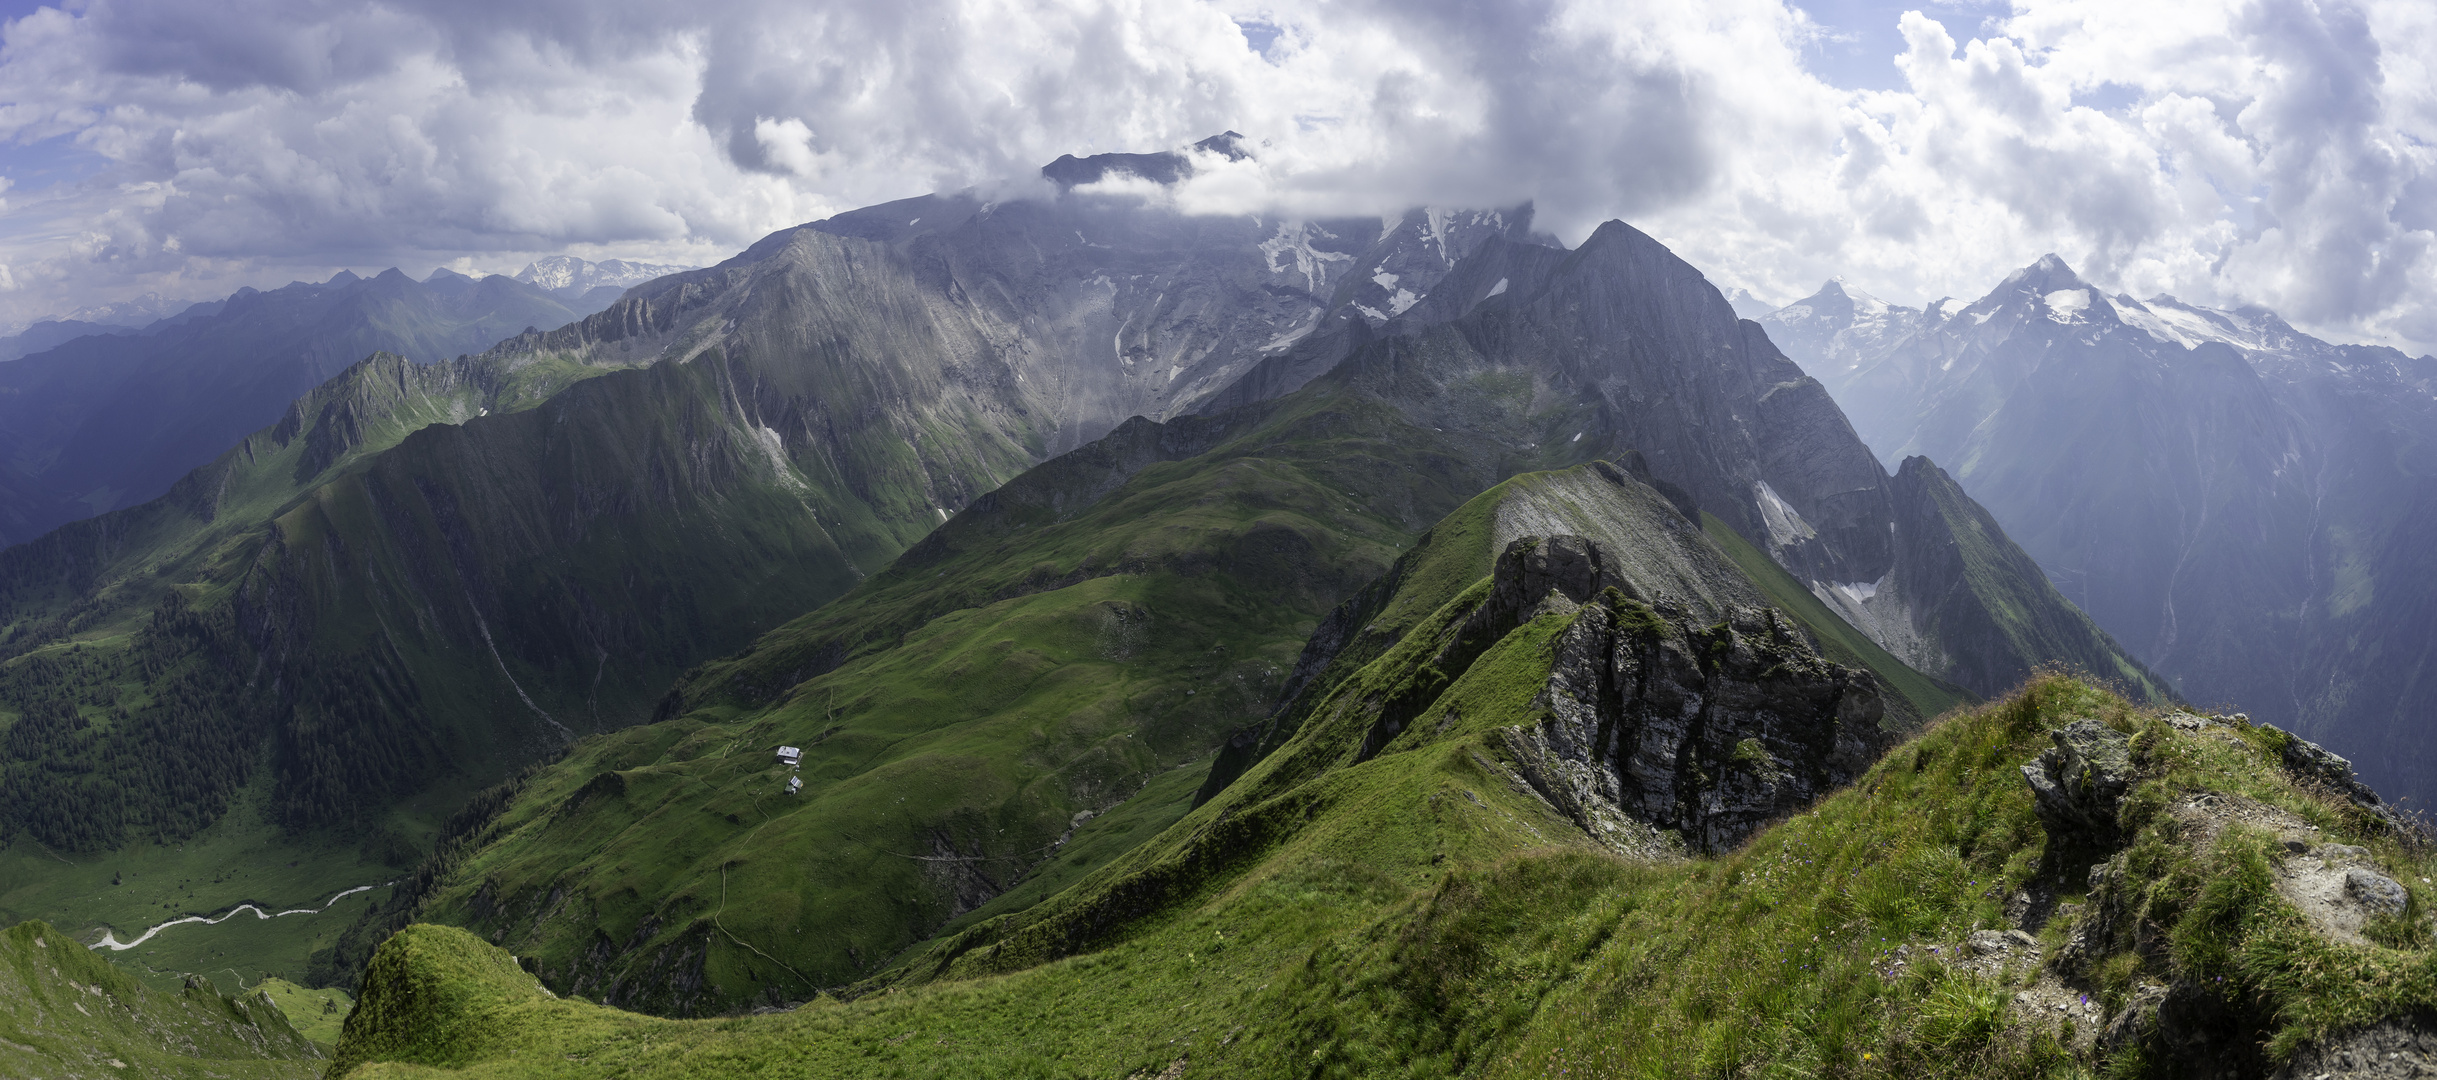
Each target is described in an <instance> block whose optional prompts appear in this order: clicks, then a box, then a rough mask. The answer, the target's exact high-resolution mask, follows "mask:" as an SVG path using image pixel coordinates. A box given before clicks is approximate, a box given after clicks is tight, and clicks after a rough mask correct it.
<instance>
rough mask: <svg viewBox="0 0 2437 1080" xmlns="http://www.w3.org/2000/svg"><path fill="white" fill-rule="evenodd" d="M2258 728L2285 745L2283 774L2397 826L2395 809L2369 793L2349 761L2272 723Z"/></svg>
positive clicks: (2390, 825)
mask: <svg viewBox="0 0 2437 1080" xmlns="http://www.w3.org/2000/svg"><path fill="white" fill-rule="evenodd" d="M2260 727H2262V728H2265V729H2267V730H2268V731H2269V732H2270V733H2271V734H2273V735H2275V736H2277V737H2279V738H2280V740H2281V741H2282V742H2283V743H2284V747H2283V750H2282V752H2281V754H2280V755H2279V756H2280V757H2282V758H2283V759H2284V765H2285V771H2286V772H2289V773H2292V774H2293V775H2294V776H2296V777H2299V778H2300V779H2301V780H2302V781H2303V782H2305V783H2310V784H2315V785H2318V786H2320V787H2323V788H2326V789H2328V790H2329V791H2332V792H2334V793H2335V794H2336V796H2337V797H2339V798H2342V799H2345V800H2346V801H2349V802H2351V803H2352V805H2353V806H2355V807H2357V808H2359V809H2360V811H2361V812H2362V813H2364V814H2367V815H2369V816H2370V817H2372V818H2375V819H2377V820H2378V821H2379V822H2380V823H2382V824H2384V825H2386V826H2387V827H2389V828H2393V827H2395V826H2396V825H2397V824H2399V820H2400V819H2398V818H2396V817H2395V811H2394V809H2393V808H2392V807H2389V806H2387V805H2386V801H2385V800H2383V799H2380V798H2379V797H2378V793H2377V792H2375V791H2372V790H2370V787H2369V785H2367V784H2364V783H2362V782H2361V781H2360V779H2359V778H2358V777H2355V776H2354V775H2353V773H2352V762H2351V761H2348V760H2346V759H2345V758H2344V756H2343V755H2341V754H2338V753H2336V752H2335V751H2333V750H2329V749H2327V748H2326V747H2324V746H2320V745H2319V744H2317V743H2314V742H2311V741H2309V740H2308V739H2304V738H2301V737H2299V736H2296V735H2293V734H2291V733H2289V732H2287V731H2285V730H2283V729H2282V728H2279V727H2277V726H2276V725H2274V724H2261V725H2260Z"/></svg>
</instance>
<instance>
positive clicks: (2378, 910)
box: [2344, 867, 2407, 915]
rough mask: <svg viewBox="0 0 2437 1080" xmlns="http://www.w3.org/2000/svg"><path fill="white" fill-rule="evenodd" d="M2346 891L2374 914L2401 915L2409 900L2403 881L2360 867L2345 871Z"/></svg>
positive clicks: (2346, 893)
mask: <svg viewBox="0 0 2437 1080" xmlns="http://www.w3.org/2000/svg"><path fill="white" fill-rule="evenodd" d="M2344 893H2345V895H2347V896H2350V897H2352V898H2353V899H2354V900H2355V901H2358V902H2359V903H2360V905H2361V906H2362V907H2364V908H2367V909H2368V910H2369V912H2370V913H2371V914H2373V915H2401V914H2403V907H2404V904H2405V902H2406V900H2407V897H2406V895H2405V893H2404V891H2403V885H2402V883H2400V882H2397V881H2396V880H2395V879H2393V878H2390V877H2387V876H2386V875H2384V874H2381V873H2378V872H2377V871H2375V870H2363V869H2360V868H2359V867H2355V868H2353V869H2350V870H2346V871H2344Z"/></svg>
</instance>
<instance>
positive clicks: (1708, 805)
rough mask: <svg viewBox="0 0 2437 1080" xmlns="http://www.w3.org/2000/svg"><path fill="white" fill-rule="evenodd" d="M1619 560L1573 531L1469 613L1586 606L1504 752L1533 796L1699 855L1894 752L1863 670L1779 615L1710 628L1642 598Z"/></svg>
mask: <svg viewBox="0 0 2437 1080" xmlns="http://www.w3.org/2000/svg"><path fill="white" fill-rule="evenodd" d="M1618 562H1619V560H1617V559H1616V558H1615V557H1614V556H1613V555H1612V554H1610V553H1607V552H1604V551H1602V550H1601V547H1600V545H1598V544H1596V543H1594V542H1592V541H1588V540H1585V539H1583V538H1581V537H1577V536H1555V537H1548V538H1546V539H1539V538H1527V539H1523V540H1517V541H1515V542H1514V543H1512V544H1510V545H1508V546H1507V548H1506V550H1505V552H1504V553H1502V554H1501V555H1500V556H1499V558H1498V569H1497V574H1496V581H1495V586H1494V591H1493V592H1492V594H1491V598H1490V600H1489V601H1488V602H1486V603H1484V604H1483V605H1482V607H1481V608H1480V609H1479V610H1477V611H1476V612H1475V618H1476V619H1482V620H1484V621H1504V620H1506V619H1510V618H1515V617H1516V616H1518V615H1521V614H1522V613H1523V610H1522V609H1525V608H1526V605H1529V606H1530V608H1529V609H1530V610H1545V605H1552V604H1555V605H1568V606H1573V607H1576V608H1577V609H1578V610H1577V613H1576V615H1575V617H1574V622H1573V624H1572V625H1571V626H1569V627H1568V628H1567V629H1566V630H1565V631H1564V632H1563V633H1562V634H1561V635H1560V636H1559V637H1558V639H1557V641H1556V642H1555V645H1554V649H1555V661H1554V663H1553V665H1552V667H1551V669H1550V671H1549V675H1548V681H1547V683H1546V685H1545V686H1544V687H1543V688H1542V690H1541V692H1540V695H1539V698H1538V699H1537V700H1536V701H1535V702H1534V704H1535V705H1536V706H1538V707H1539V708H1540V709H1541V710H1542V715H1543V719H1542V720H1541V722H1540V723H1539V724H1538V725H1535V726H1528V727H1524V726H1518V727H1514V728H1510V729H1508V732H1507V736H1506V743H1507V746H1508V748H1509V749H1510V750H1511V751H1512V752H1513V753H1514V755H1515V759H1516V761H1517V763H1518V765H1519V767H1520V769H1521V771H1522V773H1523V776H1524V778H1525V779H1526V781H1528V782H1529V783H1530V784H1531V786H1532V788H1533V790H1535V791H1538V792H1539V793H1540V794H1541V796H1542V797H1544V798H1546V799H1547V800H1548V801H1549V802H1550V804H1551V805H1553V806H1555V807H1557V808H1558V809H1559V810H1560V811H1562V812H1564V813H1565V814H1566V815H1567V816H1568V817H1571V818H1573V819H1574V820H1575V822H1576V823H1577V824H1580V825H1581V826H1582V827H1583V828H1584V829H1585V830H1586V831H1588V832H1590V833H1591V834H1592V835H1593V836H1594V837H1598V838H1602V839H1608V840H1611V842H1613V841H1614V838H1617V837H1620V836H1630V835H1631V831H1630V830H1627V829H1623V828H1620V827H1619V826H1618V823H1617V822H1616V821H1615V820H1614V818H1615V817H1616V816H1618V815H1622V816H1624V817H1627V818H1630V819H1632V820H1634V821H1638V822H1641V823H1644V824H1646V825H1649V826H1651V827H1653V828H1657V829H1663V830H1672V831H1674V832H1676V833H1678V834H1680V835H1681V836H1682V837H1683V839H1684V841H1685V842H1686V843H1687V844H1689V845H1692V846H1694V847H1697V848H1700V849H1702V850H1709V851H1715V850H1720V849H1723V848H1726V847H1730V846H1732V845H1734V844H1735V843H1736V842H1738V841H1740V840H1742V839H1743V838H1744V837H1745V836H1748V835H1750V834H1751V833H1752V831H1753V830H1755V829H1757V828H1759V827H1760V826H1761V825H1762V824H1764V823H1765V822H1767V821H1769V820H1770V819H1772V818H1775V817H1778V816H1781V815H1783V814H1786V813H1789V812H1791V811H1793V810H1797V809H1800V808H1801V807H1803V806H1806V805H1809V804H1810V802H1811V801H1812V800H1814V799H1817V798H1818V797H1819V796H1820V795H1822V794H1824V793H1826V792H1827V791H1828V790H1829V789H1831V788H1833V787H1835V786H1837V785H1839V784H1843V783H1847V782H1849V781H1851V780H1852V779H1853V777H1855V776H1857V775H1859V774H1860V772H1861V770H1862V769H1864V768H1866V767H1868V765H1869V764H1870V762H1871V761H1873V760H1875V759H1876V758H1877V756H1878V754H1879V752H1880V751H1881V750H1883V749H1884V748H1885V737H1884V736H1883V735H1882V734H1881V733H1880V731H1879V729H1878V721H1879V718H1880V716H1881V715H1882V714H1883V712H1884V705H1883V703H1882V702H1881V700H1880V697H1879V691H1878V687H1877V684H1876V682H1875V681H1874V680H1873V679H1871V677H1870V676H1869V675H1868V674H1867V673H1864V672H1859V671H1855V670H1852V669H1849V668H1844V667H1840V666H1838V665H1835V664H1831V663H1828V662H1827V661H1824V660H1822V659H1820V658H1819V656H1818V654H1817V653H1815V652H1813V651H1812V650H1811V648H1810V646H1809V645H1808V644H1807V643H1805V642H1804V641H1803V640H1802V638H1801V635H1800V632H1799V631H1797V630H1795V629H1794V627H1793V624H1792V623H1791V621H1790V620H1787V619H1786V618H1784V617H1783V616H1781V615H1779V614H1778V613H1777V612H1776V611H1775V610H1773V609H1770V608H1765V607H1737V608H1734V609H1732V610H1731V611H1730V612H1729V613H1728V615H1727V618H1726V619H1725V620H1724V621H1722V622H1719V623H1716V624H1714V625H1710V626H1700V625H1697V624H1696V622H1695V621H1694V620H1693V619H1692V618H1691V617H1690V616H1689V614H1688V613H1687V612H1686V610H1685V609H1684V608H1683V607H1682V606H1680V605H1677V604H1674V603H1671V602H1667V601H1661V602H1660V604H1661V605H1662V606H1653V605H1651V604H1649V603H1645V602H1643V601H1642V600H1641V599H1640V598H1638V597H1636V596H1635V595H1634V594H1633V592H1632V591H1631V588H1632V587H1631V585H1630V584H1629V583H1627V581H1626V580H1625V578H1624V576H1623V575H1622V574H1619V573H1616V572H1615V571H1614V569H1613V567H1614V566H1616V565H1617V564H1618ZM1517 621H1519V619H1518V620H1517Z"/></svg>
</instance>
